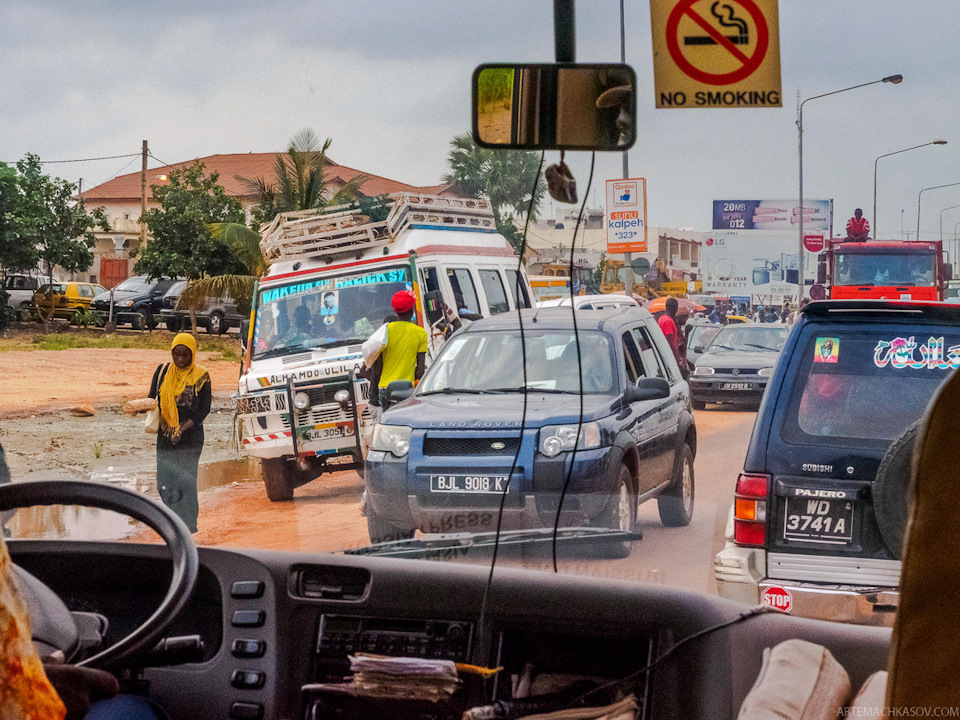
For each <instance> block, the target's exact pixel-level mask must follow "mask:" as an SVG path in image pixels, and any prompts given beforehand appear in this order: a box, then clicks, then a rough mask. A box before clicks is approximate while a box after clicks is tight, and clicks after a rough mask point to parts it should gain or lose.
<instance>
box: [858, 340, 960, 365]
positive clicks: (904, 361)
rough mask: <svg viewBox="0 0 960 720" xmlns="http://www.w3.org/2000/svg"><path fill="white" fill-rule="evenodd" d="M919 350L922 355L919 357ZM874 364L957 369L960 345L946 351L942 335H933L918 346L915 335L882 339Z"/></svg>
mask: <svg viewBox="0 0 960 720" xmlns="http://www.w3.org/2000/svg"><path fill="white" fill-rule="evenodd" d="M918 352H919V354H920V356H919V357H917V353H918ZM873 364H874V365H876V366H877V367H878V368H883V367H886V366H887V365H890V366H891V367H894V368H913V369H915V370H921V369H923V368H926V369H928V370H956V369H957V368H960V345H951V346H950V347H949V348H947V350H946V353H944V343H943V338H942V337H938V338H935V337H932V338H930V339H929V340H927V342H925V343H924V344H923V345H920V346H918V345H917V341H916V340H915V339H914V338H913V337H909V338H904V337H897V338H894V339H893V340H890V341H887V340H881V341H880V342H878V343H877V347H876V348H874V350H873Z"/></svg>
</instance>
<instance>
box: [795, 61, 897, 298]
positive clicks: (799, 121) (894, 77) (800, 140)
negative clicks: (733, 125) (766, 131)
mask: <svg viewBox="0 0 960 720" xmlns="http://www.w3.org/2000/svg"><path fill="white" fill-rule="evenodd" d="M882 82H884V83H892V84H893V85H899V84H900V83H901V82H903V75H888V76H887V77H885V78H881V79H880V80H872V81H870V82H867V83H861V84H859V85H851V86H850V87H847V88H843V89H841V90H834V91H833V92H828V93H823V94H822V95H814V96H813V97H808V98H807V99H806V100H804V101H803V102H801V103H800V107H799V108H798V109H797V135H798V145H799V150H800V208H799V211H800V251H799V255H798V257H799V259H800V262H799V265H800V272H799V277H798V282H799V283H800V287H799V292H798V297H797V299H798V300H802V299H803V280H804V278H803V270H804V264H805V263H804V256H803V251H804V247H803V215H804V213H803V106H804V105H805V104H806V103H808V102H810V101H811V100H817V99H818V98H824V97H827V96H829V95H837V94H839V93H842V92H847V91H848V90H856V89H857V88H862V87H866V86H867V85H876V84H877V83H882Z"/></svg>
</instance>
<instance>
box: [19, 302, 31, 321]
mask: <svg viewBox="0 0 960 720" xmlns="http://www.w3.org/2000/svg"><path fill="white" fill-rule="evenodd" d="M29 319H30V303H28V302H22V303H20V307H19V308H17V320H19V321H20V322H26V321H27V320H29Z"/></svg>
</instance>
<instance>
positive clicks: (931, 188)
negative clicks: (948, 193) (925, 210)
mask: <svg viewBox="0 0 960 720" xmlns="http://www.w3.org/2000/svg"><path fill="white" fill-rule="evenodd" d="M957 185H960V182H955V183H947V184H946V185H934V186H933V187H928V188H924V189H923V190H921V191H920V192H918V193H917V240H919V239H920V198H921V197H922V196H923V194H924V193H925V192H926V191H927V190H939V189H940V188H945V187H955V186H957Z"/></svg>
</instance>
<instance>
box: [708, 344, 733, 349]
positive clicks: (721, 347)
mask: <svg viewBox="0 0 960 720" xmlns="http://www.w3.org/2000/svg"><path fill="white" fill-rule="evenodd" d="M714 348H719V349H720V350H733V348H732V347H730V346H729V345H719V344H717V345H711V346H710V348H709V349H710V350H712V349H714Z"/></svg>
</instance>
